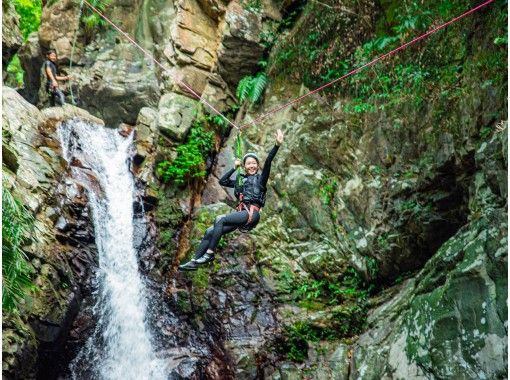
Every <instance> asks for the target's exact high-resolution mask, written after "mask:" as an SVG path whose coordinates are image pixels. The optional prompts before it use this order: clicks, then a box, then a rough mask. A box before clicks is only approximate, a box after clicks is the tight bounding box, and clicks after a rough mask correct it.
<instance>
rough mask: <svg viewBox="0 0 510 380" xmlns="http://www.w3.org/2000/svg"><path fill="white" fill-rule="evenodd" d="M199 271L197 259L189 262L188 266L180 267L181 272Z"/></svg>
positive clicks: (182, 265)
mask: <svg viewBox="0 0 510 380" xmlns="http://www.w3.org/2000/svg"><path fill="white" fill-rule="evenodd" d="M197 269H198V264H197V262H196V260H195V259H193V260H190V261H188V262H187V263H186V264H181V265H179V271H181V272H184V271H192V270H197Z"/></svg>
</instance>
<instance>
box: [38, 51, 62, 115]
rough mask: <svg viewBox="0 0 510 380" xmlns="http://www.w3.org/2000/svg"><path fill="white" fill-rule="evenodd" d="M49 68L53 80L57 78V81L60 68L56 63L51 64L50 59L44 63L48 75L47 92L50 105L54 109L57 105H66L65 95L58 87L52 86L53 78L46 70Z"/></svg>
mask: <svg viewBox="0 0 510 380" xmlns="http://www.w3.org/2000/svg"><path fill="white" fill-rule="evenodd" d="M48 67H49V69H50V71H51V73H52V74H53V78H55V80H56V79H57V75H60V71H59V69H58V66H57V65H56V64H55V63H54V62H51V61H50V60H49V59H47V60H46V61H45V62H44V65H43V68H44V74H46V92H47V93H48V95H49V97H50V105H51V106H52V107H53V106H55V103H58V104H59V105H61V106H63V105H64V104H65V96H64V93H63V92H62V91H61V90H59V89H58V87H53V86H52V83H51V82H52V81H51V78H50V76H49V75H48V74H47V73H46V68H48Z"/></svg>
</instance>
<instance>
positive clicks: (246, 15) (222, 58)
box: [218, 1, 264, 89]
mask: <svg viewBox="0 0 510 380" xmlns="http://www.w3.org/2000/svg"><path fill="white" fill-rule="evenodd" d="M260 32H261V20H260V16H258V15H256V14H254V13H251V12H249V11H247V10H245V9H243V7H242V6H241V4H240V3H238V2H235V1H232V2H230V4H229V5H228V8H227V12H226V14H225V26H224V30H223V31H222V35H223V37H222V41H221V45H220V47H219V50H218V69H219V73H220V74H221V76H222V77H223V78H224V79H225V81H226V82H227V83H228V84H229V86H231V88H234V89H235V88H236V87H237V83H238V82H239V81H240V80H241V78H242V77H244V76H245V75H252V74H254V73H255V72H256V71H257V70H258V64H257V62H258V61H259V60H260V59H261V58H262V56H263V54H264V47H263V46H262V45H261V44H260V39H259V35H260Z"/></svg>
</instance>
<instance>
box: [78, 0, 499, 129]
mask: <svg viewBox="0 0 510 380" xmlns="http://www.w3.org/2000/svg"><path fill="white" fill-rule="evenodd" d="M82 1H83V2H85V4H87V6H88V7H90V8H91V9H92V10H93V11H94V12H96V13H97V14H98V15H99V16H100V17H102V18H103V19H104V20H106V21H107V22H108V23H109V24H110V25H112V26H113V27H114V28H115V29H116V30H117V31H118V32H119V33H121V34H122V35H123V36H124V37H126V39H127V40H128V41H129V42H131V43H132V44H133V45H135V46H136V47H137V48H138V49H140V50H141V51H142V52H143V53H144V54H145V55H146V56H147V57H148V58H150V59H151V60H152V61H153V62H154V63H156V64H157V65H158V66H159V67H161V68H162V69H163V70H164V71H168V69H167V68H165V67H164V66H163V65H162V64H161V63H160V62H158V61H157V60H156V58H154V57H153V56H152V55H151V54H150V53H149V52H147V51H146V50H145V49H144V48H143V47H141V46H140V45H139V44H138V43H137V42H136V41H135V40H133V39H132V38H131V37H130V36H129V35H128V34H127V33H126V32H124V31H123V30H122V29H120V28H119V27H118V26H117V25H115V24H114V23H113V22H112V21H111V20H110V19H109V18H108V17H106V16H105V15H104V14H103V13H101V12H100V11H99V10H98V9H96V8H95V7H94V6H93V5H92V4H90V3H89V2H88V1H87V0H82ZM492 2H494V0H487V1H485V2H484V3H482V4H480V5H478V6H476V7H474V8H472V9H470V10H468V11H466V12H464V13H463V14H461V15H460V16H457V17H454V18H453V19H451V20H450V21H447V22H445V23H443V24H441V25H439V26H437V27H435V28H433V29H431V30H429V31H428V32H426V33H423V34H422V35H420V36H418V37H415V38H414V39H412V40H411V41H409V42H406V43H405V44H403V45H400V46H399V47H397V48H395V49H393V50H391V51H389V52H388V53H385V54H383V55H381V56H379V57H377V58H374V59H373V60H371V61H370V62H368V63H365V64H364V65H362V66H360V67H358V68H356V69H354V70H352V71H350V72H348V73H347V74H345V75H342V76H341V77H339V78H336V79H334V80H332V81H331V82H328V83H326V84H324V85H322V86H320V87H318V88H316V89H315V90H312V91H309V92H308V93H306V94H304V95H301V96H300V97H298V98H296V99H294V100H291V101H289V102H287V103H284V104H282V105H280V106H277V107H275V108H273V109H271V110H270V111H268V112H266V113H264V114H262V115H260V116H259V117H257V118H256V119H254V120H252V121H251V122H249V123H246V124H244V125H241V126H240V127H238V126H237V125H235V124H234V123H233V122H232V121H230V120H229V119H228V118H227V117H226V116H224V115H223V114H222V113H221V112H219V111H218V110H217V109H216V108H214V107H213V106H212V105H211V104H209V103H208V102H207V101H206V100H205V99H203V98H202V97H201V96H200V95H198V94H197V93H196V92H195V91H194V90H193V89H192V88H191V87H190V86H188V85H187V84H186V83H184V82H183V81H181V80H179V79H177V78H175V77H172V79H173V80H175V81H176V82H178V83H179V84H181V85H182V86H183V87H185V88H186V89H187V90H188V91H189V92H190V93H191V94H193V95H194V96H195V97H196V98H197V99H198V100H199V101H201V102H203V103H204V104H206V105H207V106H209V108H211V110H213V111H214V112H215V113H216V114H218V116H220V117H222V118H223V119H224V120H225V121H226V122H228V123H229V124H230V125H231V126H233V127H234V128H236V129H237V130H241V129H242V128H246V127H248V126H250V125H255V124H256V123H257V122H259V121H261V120H263V119H265V118H266V117H268V116H269V115H271V114H273V113H276V112H278V111H280V110H282V109H284V108H287V107H289V106H291V105H292V104H294V103H297V102H299V101H301V100H302V99H304V98H306V97H308V96H310V95H312V94H315V93H317V92H319V91H321V90H323V89H325V88H326V87H329V86H331V85H333V84H334V83H336V82H338V81H340V80H342V79H345V78H347V77H350V76H352V75H354V74H356V73H358V72H360V71H361V70H363V69H365V68H366V67H369V66H372V65H373V64H375V63H377V62H379V61H380V60H383V59H384V58H387V57H389V56H391V55H393V54H395V53H397V52H398V51H400V50H403V49H405V48H407V47H408V46H410V45H413V44H415V43H416V42H418V41H420V40H422V39H424V38H426V37H428V36H430V35H431V34H434V33H436V32H437V31H439V30H441V29H443V28H445V27H447V26H448V25H450V24H453V23H454V22H456V21H458V20H460V19H462V18H464V17H466V16H469V15H470V14H472V13H474V12H476V11H478V10H480V9H481V8H483V7H485V6H487V5H489V4H490V3H492Z"/></svg>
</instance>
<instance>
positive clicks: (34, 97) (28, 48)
mask: <svg viewBox="0 0 510 380" xmlns="http://www.w3.org/2000/svg"><path fill="white" fill-rule="evenodd" d="M18 56H19V59H20V62H21V66H22V67H23V70H24V71H25V74H24V76H23V82H24V85H25V86H24V90H23V97H24V98H25V99H26V100H28V101H29V102H30V103H32V104H38V102H39V93H40V91H43V92H44V91H46V90H45V88H42V87H44V86H42V87H41V84H44V83H45V82H44V81H45V80H46V76H45V75H44V73H43V70H42V65H43V62H44V54H43V52H42V50H41V46H40V44H39V35H38V33H37V32H32V33H31V34H30V35H29V36H28V39H27V40H26V41H25V42H24V43H23V45H22V46H21V48H20V49H19V51H18Z"/></svg>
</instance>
